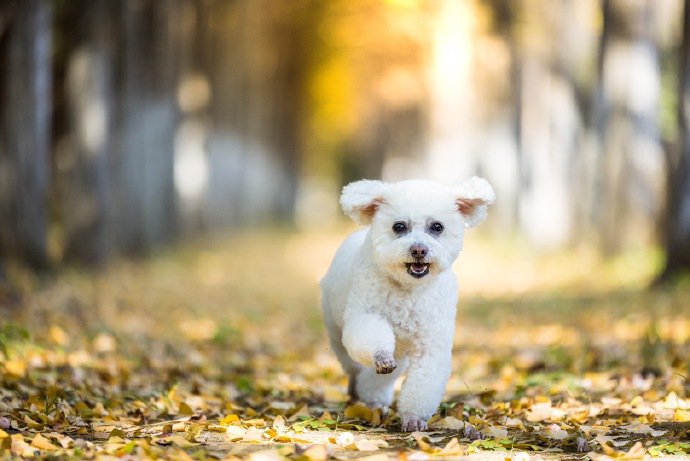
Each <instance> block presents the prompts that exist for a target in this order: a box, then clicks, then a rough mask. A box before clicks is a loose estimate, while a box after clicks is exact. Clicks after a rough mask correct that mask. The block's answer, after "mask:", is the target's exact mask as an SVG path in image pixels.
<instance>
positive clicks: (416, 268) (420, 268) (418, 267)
mask: <svg viewBox="0 0 690 461" xmlns="http://www.w3.org/2000/svg"><path fill="white" fill-rule="evenodd" d="M412 270H413V271H415V272H424V271H425V270H426V264H422V263H412Z"/></svg>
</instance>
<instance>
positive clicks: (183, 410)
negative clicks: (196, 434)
mask: <svg viewBox="0 0 690 461" xmlns="http://www.w3.org/2000/svg"><path fill="white" fill-rule="evenodd" d="M179 408H180V410H179V414H181V415H185V416H192V415H193V414H194V410H192V408H191V407H190V406H189V405H187V404H186V403H185V402H180V406H179Z"/></svg>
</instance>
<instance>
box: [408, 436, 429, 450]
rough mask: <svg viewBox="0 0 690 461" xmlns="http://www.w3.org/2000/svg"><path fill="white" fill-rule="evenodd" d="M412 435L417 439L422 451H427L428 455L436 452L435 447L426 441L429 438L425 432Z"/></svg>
mask: <svg viewBox="0 0 690 461" xmlns="http://www.w3.org/2000/svg"><path fill="white" fill-rule="evenodd" d="M410 435H411V436H412V437H413V438H414V439H415V441H416V442H417V446H418V447H419V449H420V450H422V451H426V452H427V453H432V452H433V451H434V447H433V446H431V445H430V444H429V443H428V442H427V441H426V440H425V439H427V436H426V434H425V433H424V432H413V433H412V434H410ZM427 440H428V439H427Z"/></svg>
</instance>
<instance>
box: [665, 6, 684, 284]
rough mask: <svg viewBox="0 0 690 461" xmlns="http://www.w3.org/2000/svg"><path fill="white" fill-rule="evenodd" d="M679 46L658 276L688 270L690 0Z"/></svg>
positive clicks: (671, 276)
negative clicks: (674, 139) (673, 144)
mask: <svg viewBox="0 0 690 461" xmlns="http://www.w3.org/2000/svg"><path fill="white" fill-rule="evenodd" d="M684 10H685V11H684V13H683V43H682V46H681V48H680V65H679V66H678V72H679V78H678V81H679V91H678V143H677V151H676V153H675V155H673V156H671V157H670V162H669V165H668V185H669V188H668V194H669V195H668V207H667V219H666V235H665V237H666V240H665V251H666V267H665V268H664V271H663V273H662V274H661V277H660V280H668V279H671V278H673V277H674V276H675V275H677V274H678V273H680V272H683V271H688V270H690V0H685V8H684Z"/></svg>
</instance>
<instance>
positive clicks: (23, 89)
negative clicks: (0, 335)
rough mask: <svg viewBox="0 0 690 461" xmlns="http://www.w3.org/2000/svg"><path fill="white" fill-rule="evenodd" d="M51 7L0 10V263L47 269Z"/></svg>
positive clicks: (35, 3)
mask: <svg viewBox="0 0 690 461" xmlns="http://www.w3.org/2000/svg"><path fill="white" fill-rule="evenodd" d="M51 16H52V6H51V2H46V1H43V0H16V1H9V2H7V1H5V2H2V4H1V5H0V68H2V69H3V71H2V72H0V223H1V224H0V258H2V259H5V258H7V257H10V256H14V257H18V258H21V259H23V260H24V261H25V262H27V263H28V264H29V265H31V266H32V267H45V266H46V265H47V263H48V251H47V225H48V223H47V192H48V177H49V152H50V113H51V95H50V91H51V42H52V39H51V37H52V30H51Z"/></svg>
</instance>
